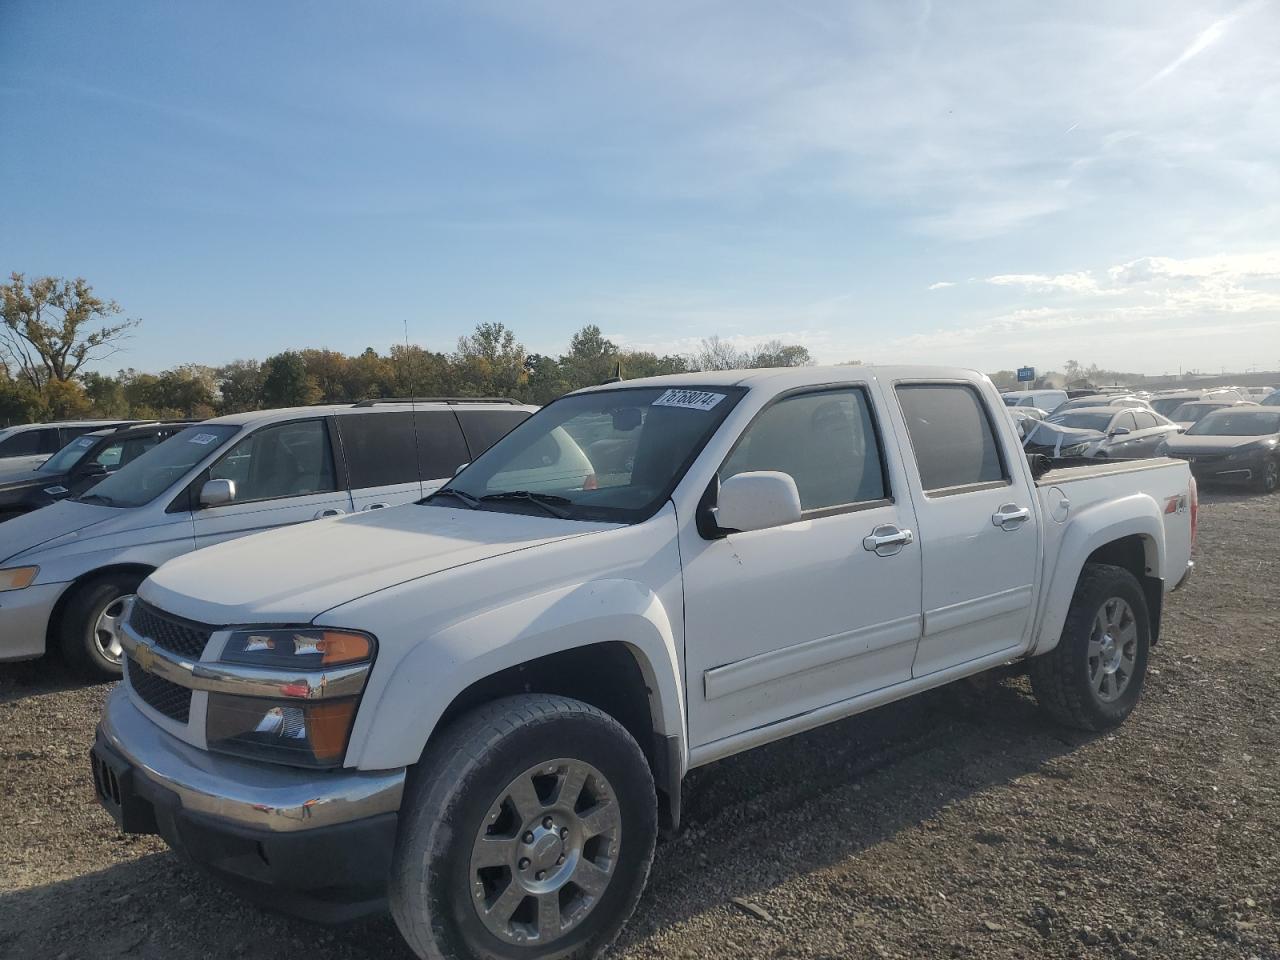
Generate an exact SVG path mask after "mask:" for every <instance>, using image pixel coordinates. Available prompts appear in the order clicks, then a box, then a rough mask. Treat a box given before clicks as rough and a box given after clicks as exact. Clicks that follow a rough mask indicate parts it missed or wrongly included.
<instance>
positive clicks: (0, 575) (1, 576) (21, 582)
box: [0, 567, 40, 593]
mask: <svg viewBox="0 0 1280 960" xmlns="http://www.w3.org/2000/svg"><path fill="white" fill-rule="evenodd" d="M39 572H40V568H39V567H10V568H9V569H8V570H0V593H4V592H5V591H6V590H23V589H25V588H27V587H29V586H31V583H32V581H34V580H35V578H36V574H37V573H39Z"/></svg>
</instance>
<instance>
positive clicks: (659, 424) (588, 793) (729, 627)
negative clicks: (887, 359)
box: [93, 366, 1197, 958]
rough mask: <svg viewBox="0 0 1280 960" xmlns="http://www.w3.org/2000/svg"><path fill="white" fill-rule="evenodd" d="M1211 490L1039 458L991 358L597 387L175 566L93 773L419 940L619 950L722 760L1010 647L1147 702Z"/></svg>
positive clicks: (107, 786)
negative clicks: (659, 850)
mask: <svg viewBox="0 0 1280 960" xmlns="http://www.w3.org/2000/svg"><path fill="white" fill-rule="evenodd" d="M1036 472H1037V473H1039V472H1041V471H1039V470H1037V471H1036ZM1196 506H1197V504H1196V488H1195V483H1194V481H1193V480H1192V478H1191V476H1190V474H1189V472H1188V469H1187V465H1186V464H1185V463H1182V462H1179V461H1174V460H1165V459H1159V460H1145V461H1135V462H1117V463H1100V464H1096V465H1090V466H1077V467H1068V468H1064V469H1059V470H1056V471H1052V472H1048V473H1045V474H1044V475H1043V476H1040V477H1039V478H1037V477H1035V476H1034V475H1033V470H1032V467H1031V465H1030V464H1029V462H1028V459H1027V457H1026V456H1025V455H1024V454H1023V452H1022V450H1021V449H1020V446H1019V442H1018V437H1017V435H1016V432H1015V430H1014V428H1013V425H1012V423H1011V422H1010V420H1009V418H1008V416H1007V414H1006V413H1005V411H1004V404H1003V402H1002V401H1001V398H1000V395H999V394H998V393H997V392H996V390H995V389H994V387H993V386H992V385H991V383H990V382H989V381H988V380H987V379H986V378H985V377H983V376H982V375H980V374H976V373H973V372H970V371H966V370H955V369H939V368H933V367H884V368H872V367H860V366H846V367H833V368H801V369H788V370H757V371H731V372H724V373H705V374H690V375H685V376H679V377H663V378H657V379H653V380H641V381H632V382H628V383H623V384H613V385H607V386H602V387H598V388H592V389H589V390H584V391H579V392H578V393H574V394H571V395H569V396H567V397H564V398H562V399H560V400H557V401H556V402H554V403H552V404H550V405H549V406H547V407H545V408H544V409H542V410H541V411H540V412H538V413H537V414H535V415H534V416H532V417H531V418H529V419H528V420H527V421H525V422H524V423H522V424H521V425H520V426H518V427H516V428H515V429H514V430H513V431H512V432H511V433H510V434H508V435H507V436H506V437H505V438H503V439H502V440H501V441H499V442H498V443H497V444H495V445H494V446H493V447H492V448H491V449H489V450H488V451H487V452H486V453H484V454H483V455H481V456H480V457H479V458H477V460H476V461H475V462H474V463H472V464H470V465H469V466H467V467H466V468H465V469H464V470H462V472H460V473H459V474H458V475H457V476H455V477H454V478H453V479H452V480H451V481H450V482H449V483H448V484H447V485H446V486H445V487H443V488H441V489H439V490H437V491H436V492H435V493H434V494H432V495H431V496H430V497H428V498H427V499H426V500H424V501H422V502H421V503H420V504H409V505H406V506H402V507H396V508H393V509H388V510H381V511H378V512H377V513H373V514H366V515H360V516H352V517H344V518H341V519H337V520H323V521H320V522H318V523H311V524H305V525H301V526H298V527H294V528H290V529H286V530H281V531H277V532H272V533H265V534H260V535H257V536H253V537H249V538H245V539H243V540H238V541H235V542H232V543H227V544H224V545H218V546H213V547H210V548H208V549H205V550H201V551H199V552H198V553H194V554H191V555H189V556H186V557H181V558H179V559H176V560H173V561H171V562H169V563H167V564H165V565H164V566H162V567H161V568H160V569H159V570H158V571H156V572H155V573H154V574H152V575H151V576H150V577H149V578H148V579H147V580H146V581H145V582H144V583H143V584H142V586H141V589H140V590H139V594H138V599H137V600H136V601H132V602H131V609H130V611H129V612H128V614H127V619H126V625H125V628H124V634H123V643H124V646H125V649H126V653H127V657H126V671H125V673H126V681H125V682H124V683H122V684H121V685H120V686H119V687H117V689H116V690H115V691H114V692H113V693H112V694H111V697H110V699H109V701H108V703H107V706H106V709H105V713H104V715H103V718H102V722H101V725H100V727H99V729H98V735H97V741H96V744H95V746H94V750H93V772H94V777H95V781H96V786H97V790H98V793H99V796H100V798H101V800H102V802H103V804H104V805H105V806H106V807H107V808H108V809H109V810H110V811H111V812H112V813H113V815H114V816H115V817H116V819H117V821H118V823H119V824H120V825H121V827H122V828H123V829H124V830H125V831H128V832H142V833H146V832H155V833H159V834H160V835H161V836H163V837H164V838H165V839H166V840H167V841H168V842H169V843H170V845H172V846H173V847H174V848H176V849H178V850H181V851H183V852H185V853H186V854H188V855H190V856H191V857H193V858H195V859H196V860H197V861H200V862H203V863H204V864H205V865H207V866H208V867H210V868H212V869H213V870H214V871H215V872H217V873H219V874H221V875H222V876H224V877H226V878H228V879H229V880H231V881H232V882H233V883H235V884H236V885H237V886H239V887H240V888H241V889H243V890H246V891H249V892H251V893H253V894H256V895H258V896H261V897H264V898H266V899H267V900H268V901H269V902H270V903H271V904H272V905H273V906H275V907H277V908H284V909H288V910H293V911H295V912H299V913H303V914H305V915H308V916H312V917H315V918H318V919H325V920H340V919H343V918H346V917H349V916H351V915H353V914H354V913H357V912H360V911H362V910H368V909H371V908H377V907H379V906H381V905H383V904H385V903H386V902H387V901H388V900H389V903H390V908H391V911H392V913H393V915H394V917H395V919H396V921H397V923H398V925H399V927H400V930H401V931H402V932H403V934H404V937H405V939H406V940H407V941H408V942H409V944H410V945H411V946H412V948H413V949H414V950H415V951H416V952H417V953H418V954H419V955H420V956H422V957H455V958H457V957H522V956H528V957H531V958H532V957H550V956H555V957H586V956H591V955H594V954H595V953H597V952H599V951H600V950H601V949H603V948H604V947H605V946H606V945H607V944H608V943H609V942H610V941H611V940H612V939H613V937H614V936H615V935H616V934H617V932H618V930H619V929H620V928H621V926H622V924H623V923H624V921H625V920H626V918H627V916H628V915H629V914H630V913H631V911H632V909H633V908H634V906H635V904H636V901H637V900H638V898H639V896H640V893H641V890H642V888H643V887H644V883H645V878H646V876H647V874H648V871H649V864H650V861H651V858H652V856H653V850H654V843H655V837H656V835H657V833H658V830H659V824H660V823H661V824H663V825H664V826H665V827H667V828H668V829H675V828H677V827H678V824H679V818H680V785H681V780H682V778H683V777H684V775H685V773H686V772H687V771H688V770H689V769H690V768H692V767H696V766H699V765H702V764H706V763H711V762H713V761H715V760H718V759H720V758H722V757H726V756H729V755H730V754H733V753H737V752H738V751H741V750H746V749H749V748H751V747H754V746H758V745H760V744H763V743H767V742H769V741H772V740H777V739H779V738H781V737H786V736H790V735H791V734H795V733H799V732H801V731H803V730H807V729H810V728H812V727H815V726H818V725H819V724H824V723H828V722H830V721H833V720H837V719H840V718H842V717H847V716H849V715H850V714H855V713H858V712H859V711H862V710H866V709H869V708H871V707H875V706H878V705H880V704H884V703H886V702H888V701H891V700H896V699H899V698H902V697H906V696H910V695H911V694H914V693H919V692H921V691H923V690H927V689H929V688H931V687H937V686H939V685H940V684H944V683H947V682H949V681H953V680H957V679H960V678H962V677H966V676H970V675H973V674H977V673H980V672H982V671H985V670H988V669H990V668H994V667H998V666H1001V665H1006V664H1009V663H1010V662H1011V661H1025V664H1026V667H1027V669H1028V671H1029V673H1030V675H1031V681H1032V685H1033V688H1034V690H1035V693H1036V696H1037V698H1038V699H1039V700H1040V702H1041V703H1042V704H1043V706H1044V707H1045V709H1046V710H1047V711H1048V712H1049V713H1050V714H1051V715H1052V716H1054V717H1055V718H1057V719H1058V720H1060V721H1062V722H1064V723H1067V724H1072V725H1075V726H1077V727H1082V728H1085V729H1090V730H1100V729H1104V728H1107V727H1110V726H1113V725H1115V724H1117V723H1119V722H1121V721H1122V720H1123V719H1124V718H1125V717H1126V716H1127V715H1128V714H1129V712H1130V711H1131V710H1133V708H1134V706H1135V704H1136V703H1137V702H1138V698H1139V696H1140V694H1141V691H1142V686H1143V679H1144V676H1145V671H1146V667H1147V658H1148V655H1149V651H1150V648H1151V645H1152V644H1154V643H1155V642H1156V639H1157V637H1158V635H1159V629H1160V614H1161V607H1162V603H1163V599H1164V596H1165V594H1166V593H1168V592H1169V591H1171V590H1173V589H1175V588H1176V587H1177V586H1178V585H1179V584H1180V583H1181V582H1182V581H1183V580H1184V579H1185V578H1186V576H1187V575H1188V573H1189V572H1190V570H1191V560H1190V556H1191V550H1192V544H1193V540H1194V537H1195V521H1196Z"/></svg>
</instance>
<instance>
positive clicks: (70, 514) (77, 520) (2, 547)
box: [0, 500, 137, 563]
mask: <svg viewBox="0 0 1280 960" xmlns="http://www.w3.org/2000/svg"><path fill="white" fill-rule="evenodd" d="M136 522H137V519H136V517H135V516H134V511H132V510H124V509H120V508H117V507H104V506H101V505H100V504H95V503H80V502H79V501H78V500H63V501H61V502H59V503H55V504H52V505H50V506H48V507H45V508H44V509H42V510H34V511H32V512H31V513H25V514H23V515H22V516H18V517H14V518H13V519H12V520H6V521H5V522H4V523H0V563H4V562H5V561H6V560H12V559H16V558H18V557H19V556H21V555H22V554H28V553H31V552H32V551H34V550H35V549H36V548H37V547H40V548H47V547H53V546H61V545H62V544H64V543H67V542H70V541H72V540H78V539H83V538H90V537H98V536H103V535H105V534H109V533H114V532H115V531H117V530H119V529H121V528H123V527H129V526H132V525H133V524H134V523H136Z"/></svg>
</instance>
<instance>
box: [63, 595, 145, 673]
mask: <svg viewBox="0 0 1280 960" xmlns="http://www.w3.org/2000/svg"><path fill="white" fill-rule="evenodd" d="M142 580H143V577H142V576H141V575H140V574H111V575H108V576H104V577H97V578H95V579H93V580H90V581H88V582H87V583H84V584H82V585H81V586H80V587H78V588H76V592H75V594H74V595H73V596H72V597H71V599H70V600H69V601H68V602H67V605H66V607H64V608H63V611H62V618H61V621H60V623H59V626H58V631H59V647H60V649H61V652H62V658H63V659H64V660H65V661H66V662H67V665H68V666H69V667H71V669H72V670H74V671H75V672H76V673H78V674H79V675H80V676H81V677H83V678H84V679H86V680H115V679H117V678H118V677H119V676H120V674H121V663H122V662H123V660H124V649H123V647H122V646H121V643H120V628H121V627H122V626H123V624H124V607H125V602H126V601H127V600H128V599H129V598H130V597H132V596H133V595H134V594H135V593H137V592H138V585H139V584H141V583H142Z"/></svg>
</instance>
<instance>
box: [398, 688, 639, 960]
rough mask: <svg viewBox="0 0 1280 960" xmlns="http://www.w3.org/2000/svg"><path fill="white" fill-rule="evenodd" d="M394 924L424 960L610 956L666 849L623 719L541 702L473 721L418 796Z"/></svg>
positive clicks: (450, 738) (462, 724)
mask: <svg viewBox="0 0 1280 960" xmlns="http://www.w3.org/2000/svg"><path fill="white" fill-rule="evenodd" d="M401 816H402V821H401V828H400V835H399V839H398V840H397V845H396V855H395V862H394V865H393V867H392V874H391V885H390V901H391V912H392V915H393V916H394V917H395V920H396V924H397V925H398V926H399V928H400V932H401V934H403V936H404V938H405V940H406V941H407V942H408V943H409V946H410V947H412V948H413V950H414V952H416V953H417V954H418V956H420V957H424V958H426V957H430V958H454V960H462V958H472V957H484V958H494V960H498V958H501V960H516V958H530V960H533V958H539V960H541V958H552V957H554V958H573V960H579V958H586V957H593V956H596V955H597V954H598V953H599V952H600V951H602V950H603V949H604V948H605V947H607V946H608V945H609V943H610V942H612V940H613V939H614V937H615V936H617V934H618V931H619V930H620V929H621V928H622V925H623V923H625V922H626V920H627V918H628V917H629V916H630V915H631V912H632V911H633V910H634V909H635V906H636V903H637V902H638V900H639V899H640V893H641V891H642V890H643V889H644V884H645V880H646V879H647V878H648V874H649V865H650V863H651V862H652V860H653V849H654V843H655V840H656V838H657V796H656V793H655V790H654V785H653V777H652V775H651V773H650V771H649V766H648V763H647V762H646V760H645V757H644V754H643V753H642V752H641V750H640V747H639V746H638V745H637V744H636V742H635V740H634V739H632V737H631V736H630V735H629V734H628V733H627V731H626V730H625V729H623V727H622V726H621V725H620V724H619V723H618V722H617V721H616V720H614V719H613V718H612V717H610V716H608V715H607V714H605V713H603V712H601V711H600V710H597V709H596V708H595V707H592V706H589V705H588V704H585V703H582V702H580V701H577V700H570V699H568V698H565V697H558V696H550V695H542V694H530V695H526V696H519V697H508V698H504V699H502V700H497V701H494V702H493V703H491V704H487V705H485V706H483V707H480V708H478V709H476V710H475V711H474V712H472V713H470V714H467V715H466V716H464V717H462V718H461V719H460V720H458V721H457V722H456V723H454V724H453V725H452V726H451V727H450V728H449V729H448V730H446V731H445V733H444V734H443V736H442V737H441V738H440V740H439V741H438V742H437V743H434V744H432V745H431V746H429V747H428V749H427V751H426V752H425V753H424V755H423V758H422V760H421V761H420V762H419V764H418V766H417V768H415V770H414V772H413V775H412V777H411V779H410V782H409V786H408V789H407V791H406V794H405V803H404V806H403V808H402V814H401Z"/></svg>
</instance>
